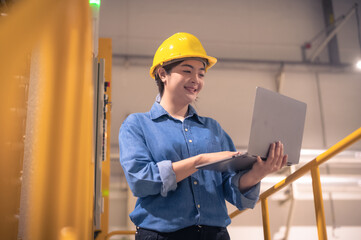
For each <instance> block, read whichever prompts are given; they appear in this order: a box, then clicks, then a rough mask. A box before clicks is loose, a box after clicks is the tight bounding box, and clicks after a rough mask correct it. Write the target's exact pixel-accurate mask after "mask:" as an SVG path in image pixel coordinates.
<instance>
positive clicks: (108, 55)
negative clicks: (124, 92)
mask: <svg viewBox="0 0 361 240" xmlns="http://www.w3.org/2000/svg"><path fill="white" fill-rule="evenodd" d="M98 58H99V59H100V58H103V59H105V73H104V77H105V81H106V82H108V83H109V87H108V88H107V91H106V92H105V94H107V95H108V102H109V103H110V102H111V101H112V95H111V93H112V91H111V85H112V84H111V82H112V39H111V38H100V39H99V52H98ZM106 108H107V113H106V120H107V129H106V136H105V139H106V143H105V144H106V158H105V161H103V162H102V196H103V198H104V202H103V204H104V212H103V213H102V214H101V220H100V222H101V229H100V231H101V232H100V234H99V235H98V236H97V238H96V239H104V238H105V236H106V234H107V233H108V231H109V230H108V228H109V192H110V191H109V182H110V125H111V122H110V121H111V105H110V104H108V105H107V106H106Z"/></svg>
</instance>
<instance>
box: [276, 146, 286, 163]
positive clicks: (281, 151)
mask: <svg viewBox="0 0 361 240" xmlns="http://www.w3.org/2000/svg"><path fill="white" fill-rule="evenodd" d="M280 145H281V146H280V156H279V157H278V159H277V160H276V161H277V163H276V167H277V168H278V169H280V168H282V167H283V160H284V159H283V158H284V155H283V150H284V146H283V143H280Z"/></svg>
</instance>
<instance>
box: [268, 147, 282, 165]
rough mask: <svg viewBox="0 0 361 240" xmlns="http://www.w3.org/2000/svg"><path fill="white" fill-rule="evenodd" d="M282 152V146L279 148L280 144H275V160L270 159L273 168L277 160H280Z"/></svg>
mask: <svg viewBox="0 0 361 240" xmlns="http://www.w3.org/2000/svg"><path fill="white" fill-rule="evenodd" d="M279 152H280V146H279V142H275V143H274V151H273V158H272V159H270V162H269V163H270V164H271V165H272V166H275V164H277V159H278V158H279V154H280V153H279Z"/></svg>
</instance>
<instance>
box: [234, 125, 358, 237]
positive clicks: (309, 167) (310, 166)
mask: <svg viewBox="0 0 361 240" xmlns="http://www.w3.org/2000/svg"><path fill="white" fill-rule="evenodd" d="M360 139H361V128H359V129H357V130H356V131H354V132H353V133H351V134H350V135H348V136H347V137H345V138H344V139H342V140H341V141H339V142H338V143H336V144H335V145H333V146H332V147H331V148H329V149H328V150H326V151H325V152H324V153H322V154H320V155H319V156H317V157H316V158H315V159H313V160H311V161H310V162H308V163H307V164H305V165H304V166H303V167H301V168H300V169H298V170H297V171H296V172H294V173H293V174H291V175H289V176H288V177H287V178H285V179H283V180H282V181H280V182H279V183H277V184H275V185H274V186H273V187H271V188H269V189H268V190H266V191H265V192H263V193H262V194H261V195H260V198H259V201H258V202H261V205H262V220H263V233H264V239H267V240H268V239H271V231H270V224H269V213H268V198H269V197H270V196H271V195H273V194H274V193H276V192H278V191H280V190H281V189H283V188H284V187H286V186H288V185H289V184H291V183H292V182H294V181H296V180H297V179H299V178H300V177H302V176H303V175H305V174H306V173H308V172H309V171H310V172H311V177H312V187H313V196H314V205H315V213H316V223H317V232H318V239H327V232H326V222H325V211H324V207H323V198H322V188H321V181H320V171H319V168H318V166H320V165H321V164H323V163H325V162H326V161H327V160H329V159H330V158H332V157H333V156H335V155H336V154H338V153H340V152H342V151H343V150H345V149H346V148H347V147H349V146H350V145H352V144H354V143H355V142H357V141H359V140H360ZM244 211H246V210H243V211H239V210H236V211H234V212H232V213H231V214H230V215H229V216H230V218H234V217H235V216H237V215H239V214H240V213H242V212H244Z"/></svg>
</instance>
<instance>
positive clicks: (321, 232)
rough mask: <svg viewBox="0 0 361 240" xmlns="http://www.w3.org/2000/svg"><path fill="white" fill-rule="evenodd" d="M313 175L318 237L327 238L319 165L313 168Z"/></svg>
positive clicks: (324, 239)
mask: <svg viewBox="0 0 361 240" xmlns="http://www.w3.org/2000/svg"><path fill="white" fill-rule="evenodd" d="M311 176H312V187H313V198H314V203H315V214H316V224H317V232H318V239H322V240H326V239H327V231H326V220H325V210H324V207H323V198H322V188H321V179H320V170H319V168H318V167H315V168H312V169H311Z"/></svg>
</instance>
